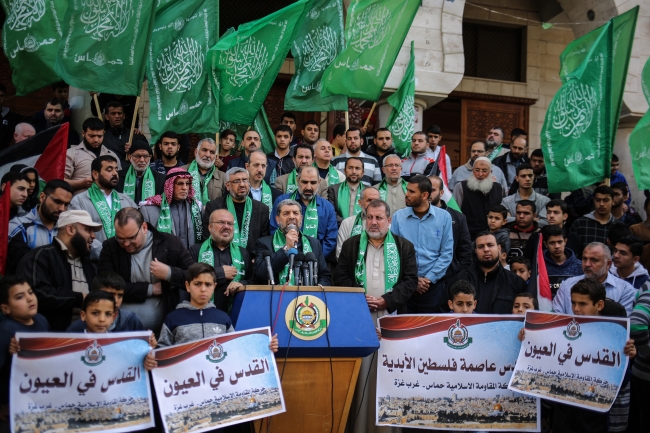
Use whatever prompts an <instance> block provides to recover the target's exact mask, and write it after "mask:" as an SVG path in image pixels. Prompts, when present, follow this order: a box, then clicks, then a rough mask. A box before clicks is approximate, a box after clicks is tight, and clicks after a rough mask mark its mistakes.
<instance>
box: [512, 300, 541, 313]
mask: <svg viewBox="0 0 650 433" xmlns="http://www.w3.org/2000/svg"><path fill="white" fill-rule="evenodd" d="M534 309H535V305H534V304H533V300H532V299H530V298H528V297H524V296H521V297H516V298H515V302H514V304H512V314H520V315H522V316H523V315H524V314H526V310H534Z"/></svg>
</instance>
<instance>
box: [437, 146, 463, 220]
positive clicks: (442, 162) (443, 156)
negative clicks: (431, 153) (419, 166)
mask: <svg viewBox="0 0 650 433" xmlns="http://www.w3.org/2000/svg"><path fill="white" fill-rule="evenodd" d="M438 168H439V170H440V178H441V179H442V185H443V189H444V192H443V193H442V199H443V200H444V201H445V203H447V206H449V207H450V208H452V209H454V210H457V211H458V212H461V210H460V206H458V203H456V199H455V198H454V196H453V195H451V191H449V185H447V149H446V148H445V146H440V153H439V154H438Z"/></svg>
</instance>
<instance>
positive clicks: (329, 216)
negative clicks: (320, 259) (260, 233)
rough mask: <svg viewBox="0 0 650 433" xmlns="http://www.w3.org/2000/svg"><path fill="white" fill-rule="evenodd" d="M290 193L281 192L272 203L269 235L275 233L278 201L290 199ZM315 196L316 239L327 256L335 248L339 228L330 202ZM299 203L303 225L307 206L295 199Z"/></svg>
mask: <svg viewBox="0 0 650 433" xmlns="http://www.w3.org/2000/svg"><path fill="white" fill-rule="evenodd" d="M292 195H293V193H292V194H282V195H281V196H280V197H278V198H276V199H275V202H274V203H273V212H271V235H273V234H274V233H275V231H276V230H277V229H278V223H277V222H276V221H275V215H276V212H277V209H278V203H280V202H281V201H282V200H286V199H290V198H291V196H292ZM315 198H316V209H317V211H318V236H317V238H318V241H319V242H320V246H321V248H322V250H323V256H324V257H325V258H327V256H329V255H330V253H331V252H332V251H334V250H336V236H337V235H338V232H339V228H338V225H337V224H336V210H335V209H334V206H332V203H330V202H329V201H328V200H325V199H324V198H322V197H320V196H315ZM296 201H297V202H298V203H300V208H301V211H302V225H303V227H304V226H305V210H306V209H307V206H305V204H304V203H303V202H302V200H296Z"/></svg>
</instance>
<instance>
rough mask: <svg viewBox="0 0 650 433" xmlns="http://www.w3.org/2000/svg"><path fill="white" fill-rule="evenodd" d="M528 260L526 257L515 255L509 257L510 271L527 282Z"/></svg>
mask: <svg viewBox="0 0 650 433" xmlns="http://www.w3.org/2000/svg"><path fill="white" fill-rule="evenodd" d="M530 269H531V265H530V260H528V259H527V258H526V257H522V256H515V257H512V258H510V271H511V272H514V273H515V274H517V275H519V276H520V277H521V278H522V279H523V280H524V281H525V282H526V284H528V282H529V281H530Z"/></svg>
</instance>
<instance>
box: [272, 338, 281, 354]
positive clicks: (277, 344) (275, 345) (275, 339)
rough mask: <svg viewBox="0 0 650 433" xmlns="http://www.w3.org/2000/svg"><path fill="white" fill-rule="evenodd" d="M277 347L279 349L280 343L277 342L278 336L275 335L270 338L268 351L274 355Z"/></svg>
mask: <svg viewBox="0 0 650 433" xmlns="http://www.w3.org/2000/svg"><path fill="white" fill-rule="evenodd" d="M278 347H280V342H279V341H278V334H275V335H274V336H273V337H271V342H270V343H269V349H271V352H273V353H275V352H277V351H278Z"/></svg>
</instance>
